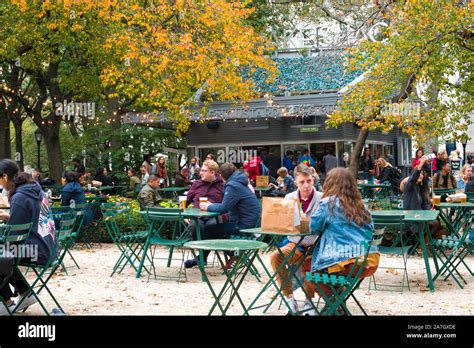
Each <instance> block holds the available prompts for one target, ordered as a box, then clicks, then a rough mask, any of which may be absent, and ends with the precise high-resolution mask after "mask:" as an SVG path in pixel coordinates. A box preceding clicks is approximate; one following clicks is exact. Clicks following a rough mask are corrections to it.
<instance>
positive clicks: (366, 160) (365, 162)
mask: <svg viewBox="0 0 474 348" xmlns="http://www.w3.org/2000/svg"><path fill="white" fill-rule="evenodd" d="M359 169H360V170H361V171H363V172H364V174H363V176H364V179H365V180H372V179H373V177H374V174H375V167H374V161H373V160H372V157H371V156H370V149H369V148H368V147H366V148H365V149H364V155H363V156H362V157H361V158H360V164H359Z"/></svg>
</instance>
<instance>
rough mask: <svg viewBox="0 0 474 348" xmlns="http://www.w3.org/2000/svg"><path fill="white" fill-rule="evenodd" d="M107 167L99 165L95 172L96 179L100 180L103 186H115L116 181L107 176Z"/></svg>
mask: <svg viewBox="0 0 474 348" xmlns="http://www.w3.org/2000/svg"><path fill="white" fill-rule="evenodd" d="M107 174H108V172H107V168H104V167H99V168H97V170H96V172H95V177H94V180H97V181H100V182H101V183H102V186H113V185H114V181H113V179H112V178H111V177H109V176H107Z"/></svg>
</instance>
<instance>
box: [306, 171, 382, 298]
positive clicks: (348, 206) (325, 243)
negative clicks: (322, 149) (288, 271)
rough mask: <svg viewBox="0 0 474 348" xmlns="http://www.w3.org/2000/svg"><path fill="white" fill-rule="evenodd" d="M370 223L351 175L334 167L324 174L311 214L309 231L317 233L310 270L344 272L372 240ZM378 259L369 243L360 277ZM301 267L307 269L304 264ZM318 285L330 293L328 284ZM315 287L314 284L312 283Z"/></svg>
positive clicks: (368, 273) (369, 272)
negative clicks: (318, 199)
mask: <svg viewBox="0 0 474 348" xmlns="http://www.w3.org/2000/svg"><path fill="white" fill-rule="evenodd" d="M373 230H374V225H373V223H372V217H371V216H370V213H369V212H368V211H367V210H366V208H365V206H364V203H363V201H362V197H361V194H360V192H359V190H358V189H357V184H356V181H355V178H354V177H353V176H352V174H351V172H350V171H349V170H348V169H346V168H334V169H333V170H331V172H330V173H329V174H328V176H327V177H326V180H325V182H324V186H323V196H322V198H321V202H320V203H319V207H318V209H317V210H316V212H315V213H314V214H313V215H312V217H311V232H312V233H313V234H316V235H318V236H319V242H318V243H317V245H316V247H315V248H314V252H313V257H312V261H311V271H312V272H319V273H330V274H331V273H339V274H345V275H347V274H348V273H349V272H350V270H351V269H352V267H353V266H354V263H355V262H356V260H357V258H358V257H359V256H362V257H364V256H365V254H366V252H367V250H363V249H364V248H362V247H361V245H362V244H363V243H368V244H369V245H370V242H371V240H372V235H373ZM379 261H380V254H379V253H378V249H377V248H376V247H374V246H371V247H370V249H369V256H368V259H367V262H366V264H365V266H364V270H363V271H362V273H361V277H364V278H365V277H369V276H371V275H372V274H374V273H375V271H376V270H377V267H378V265H379ZM304 270H306V271H309V265H308V264H306V265H305V267H304ZM321 289H322V290H323V291H324V292H325V293H326V294H327V295H330V294H331V290H330V288H329V286H326V285H322V286H321ZM314 290H315V291H316V287H314Z"/></svg>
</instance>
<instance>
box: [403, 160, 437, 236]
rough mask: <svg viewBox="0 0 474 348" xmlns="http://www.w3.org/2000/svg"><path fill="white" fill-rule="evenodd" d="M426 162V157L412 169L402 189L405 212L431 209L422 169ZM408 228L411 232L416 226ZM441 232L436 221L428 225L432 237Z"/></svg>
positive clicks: (425, 177) (425, 178)
mask: <svg viewBox="0 0 474 348" xmlns="http://www.w3.org/2000/svg"><path fill="white" fill-rule="evenodd" d="M426 162H427V159H426V157H425V156H423V157H421V160H420V163H419V164H418V166H416V167H415V169H413V171H412V173H411V175H410V177H409V178H408V181H407V182H406V183H405V185H404V187H403V195H402V202H403V209H405V210H430V209H431V208H432V204H431V198H430V188H429V184H428V174H427V173H426V172H425V171H424V170H423V169H422V168H423V166H424V164H425V163H426ZM408 227H409V228H410V230H411V231H413V232H416V231H417V230H416V229H417V227H416V225H410V226H408ZM443 231H444V230H443V229H442V226H441V224H440V223H439V222H438V221H435V222H431V223H430V232H431V235H432V236H433V237H435V236H438V237H439V236H440V235H441V234H442V232H443Z"/></svg>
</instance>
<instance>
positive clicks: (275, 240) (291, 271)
mask: <svg viewBox="0 0 474 348" xmlns="http://www.w3.org/2000/svg"><path fill="white" fill-rule="evenodd" d="M240 232H241V233H249V234H259V235H260V236H259V239H263V238H264V237H265V236H269V237H270V239H271V240H272V242H271V243H272V244H273V245H274V246H275V248H276V249H277V251H278V252H279V253H280V255H281V256H282V258H283V260H282V263H281V265H280V267H279V268H278V269H277V270H276V272H274V273H273V274H272V273H271V272H270V270H269V269H268V268H267V267H266V266H265V263H264V262H263V260H262V259H261V257H260V256H259V255H257V260H258V262H259V263H260V264H261V265H262V267H263V269H264V271H265V273H266V274H267V276H268V277H269V279H268V282H267V283H266V284H265V285H264V287H263V288H262V290H261V291H260V292H259V293H258V295H257V297H255V299H254V300H253V301H252V303H251V304H250V306H249V307H248V311H251V310H252V309H258V308H262V307H265V309H264V311H263V313H266V312H267V311H268V309H269V308H270V306H271V305H272V304H273V303H274V302H275V300H276V299H277V297H278V296H279V297H280V298H281V300H282V301H283V302H284V303H285V305H286V307H287V308H288V310H289V311H290V313H292V314H293V315H298V314H301V313H302V312H298V313H294V312H293V311H292V310H291V308H290V305H289V304H288V301H287V300H286V298H285V296H284V295H283V293H282V289H284V288H285V287H286V286H287V285H288V283H290V282H291V281H292V279H294V280H295V281H296V283H298V285H299V286H300V288H301V290H302V291H303V292H304V294H305V296H306V298H307V299H308V300H309V301H311V303H313V301H312V298H310V297H309V295H308V294H307V293H306V291H305V289H304V281H302V280H301V279H300V278H298V277H297V275H296V271H297V270H298V268H299V267H301V265H302V264H303V262H304V260H305V259H306V256H307V255H308V252H309V251H310V249H311V248H306V249H305V252H304V253H303V256H302V257H301V261H299V262H298V263H297V264H293V265H291V267H288V279H286V281H285V282H284V283H283V284H282V285H281V287H280V285H279V284H278V282H277V280H276V278H277V276H278V273H279V272H280V271H281V270H282V269H284V268H285V267H287V266H289V265H288V260H290V259H291V258H292V256H293V255H294V253H295V252H296V249H297V248H298V246H299V245H300V244H301V242H302V241H303V238H304V237H306V236H309V235H311V233H300V234H291V236H292V237H299V240H298V242H297V243H295V244H296V245H295V248H294V249H293V250H292V251H291V252H290V253H289V254H288V256H286V257H285V255H284V254H283V252H282V251H281V248H280V243H279V242H280V237H281V236H282V235H283V234H282V233H278V232H272V231H262V229H261V228H260V227H258V228H249V229H244V230H240ZM271 286H274V287H275V289H276V291H277V296H275V297H273V298H272V300H271V301H270V302H269V303H267V304H264V305H260V306H255V305H256V303H257V302H258V300H259V299H260V297H262V295H263V294H264V293H265V292H266V291H267V290H268V289H269V288H270V287H271ZM313 309H314V310H316V311H317V309H316V306H314V304H313Z"/></svg>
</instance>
